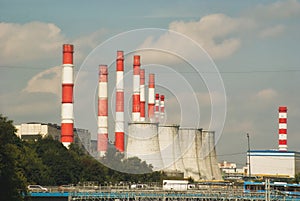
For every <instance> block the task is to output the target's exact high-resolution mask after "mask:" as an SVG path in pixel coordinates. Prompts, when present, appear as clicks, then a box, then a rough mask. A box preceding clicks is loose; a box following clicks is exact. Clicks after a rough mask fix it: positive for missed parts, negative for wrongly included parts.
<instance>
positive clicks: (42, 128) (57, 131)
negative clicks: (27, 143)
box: [15, 122, 91, 152]
mask: <svg viewBox="0 0 300 201" xmlns="http://www.w3.org/2000/svg"><path fill="white" fill-rule="evenodd" d="M15 128H16V129H17V132H16V135H17V136H18V137H19V138H20V139H22V140H37V139H39V138H45V137H47V136H51V137H52V138H53V139H54V140H60V139H61V126H59V125H57V124H51V123H48V124H45V123H37V122H31V123H23V124H19V125H15ZM74 143H75V144H78V145H80V146H82V147H84V148H85V149H86V150H87V151H88V152H90V151H91V133H90V132H89V131H88V130H86V129H80V128H74Z"/></svg>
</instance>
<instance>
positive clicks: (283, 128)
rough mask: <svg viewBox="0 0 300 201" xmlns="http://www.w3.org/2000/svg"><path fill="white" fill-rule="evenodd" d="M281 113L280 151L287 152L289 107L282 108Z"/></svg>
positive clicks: (279, 130) (279, 110)
mask: <svg viewBox="0 0 300 201" xmlns="http://www.w3.org/2000/svg"><path fill="white" fill-rule="evenodd" d="M278 112H279V129H278V133H279V147H278V149H279V151H287V107H286V106H280V107H279V109H278Z"/></svg>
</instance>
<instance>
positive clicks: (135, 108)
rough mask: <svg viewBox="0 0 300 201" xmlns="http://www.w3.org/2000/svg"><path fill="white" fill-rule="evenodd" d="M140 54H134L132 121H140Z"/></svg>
mask: <svg viewBox="0 0 300 201" xmlns="http://www.w3.org/2000/svg"><path fill="white" fill-rule="evenodd" d="M140 65H141V64H140V56H139V55H134V56H133V95H132V121H133V122H134V121H140Z"/></svg>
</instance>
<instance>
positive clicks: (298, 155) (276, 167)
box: [247, 150, 300, 178]
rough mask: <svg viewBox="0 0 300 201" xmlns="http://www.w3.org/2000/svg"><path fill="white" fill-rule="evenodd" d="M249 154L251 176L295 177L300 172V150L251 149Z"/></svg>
mask: <svg viewBox="0 0 300 201" xmlns="http://www.w3.org/2000/svg"><path fill="white" fill-rule="evenodd" d="M247 156H248V157H247V158H248V164H249V165H250V171H251V176H263V177H284V178H294V177H295V174H297V173H299V172H300V152H295V151H278V150H251V151H249V152H247ZM249 159H250V162H249ZM249 173H250V172H249Z"/></svg>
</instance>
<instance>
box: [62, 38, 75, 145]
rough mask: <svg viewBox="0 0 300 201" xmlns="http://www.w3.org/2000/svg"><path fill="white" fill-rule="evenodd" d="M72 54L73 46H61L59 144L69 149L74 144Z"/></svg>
mask: <svg viewBox="0 0 300 201" xmlns="http://www.w3.org/2000/svg"><path fill="white" fill-rule="evenodd" d="M73 52H74V46H73V45H71V44H64V45H63V65H62V105H61V142H62V144H63V145H64V146H65V147H67V148H68V147H69V145H70V144H71V143H73V142H74V133H73V127H74V115H73V86H74V81H73V79H74V75H73V68H74V65H73Z"/></svg>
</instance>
